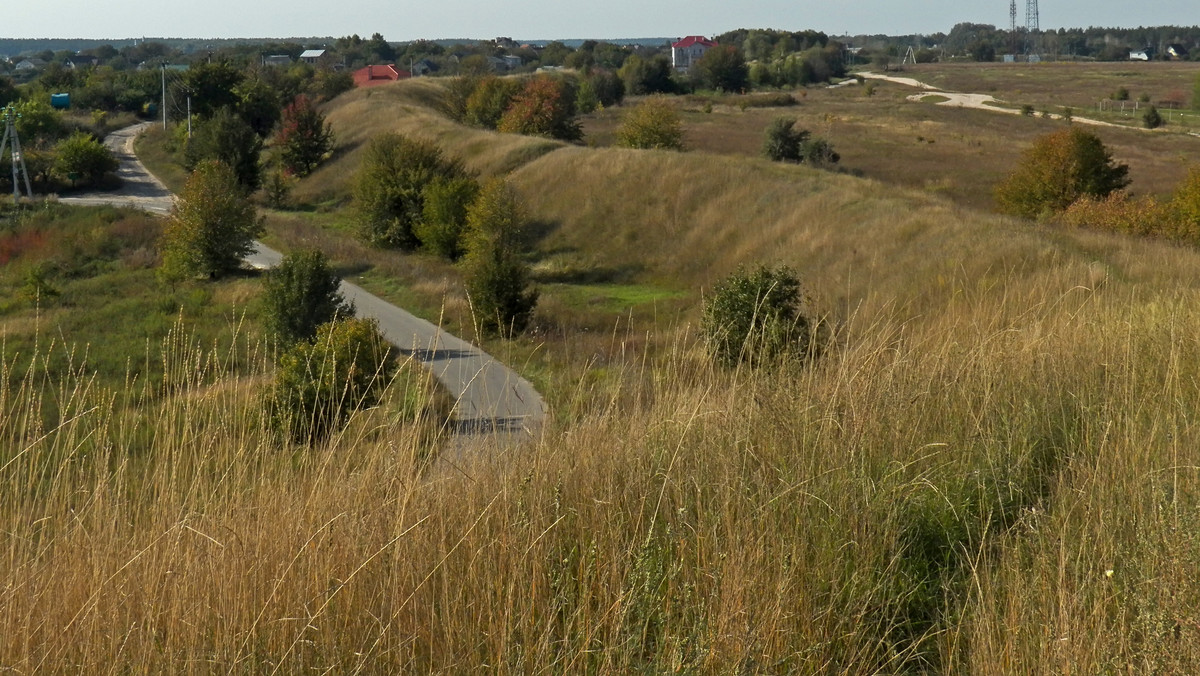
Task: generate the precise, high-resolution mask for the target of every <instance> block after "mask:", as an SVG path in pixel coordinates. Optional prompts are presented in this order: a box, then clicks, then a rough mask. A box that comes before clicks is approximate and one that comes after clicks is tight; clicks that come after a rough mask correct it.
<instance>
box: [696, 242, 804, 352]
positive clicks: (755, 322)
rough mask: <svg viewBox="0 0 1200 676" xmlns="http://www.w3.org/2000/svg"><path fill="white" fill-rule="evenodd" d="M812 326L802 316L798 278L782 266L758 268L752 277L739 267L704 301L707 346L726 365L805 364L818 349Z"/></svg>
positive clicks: (704, 328) (801, 300)
mask: <svg viewBox="0 0 1200 676" xmlns="http://www.w3.org/2000/svg"><path fill="white" fill-rule="evenodd" d="M816 326H817V324H816V322H815V321H814V319H813V318H811V317H810V316H809V315H808V314H807V312H806V307H805V299H804V295H803V292H802V290H801V286H800V279H799V277H797V275H796V273H795V272H794V271H793V270H792V269H791V268H789V267H786V266H782V267H778V268H774V269H772V268H768V267H766V266H759V267H758V268H757V269H755V270H754V271H752V272H747V271H746V270H745V269H744V268H739V269H738V271H737V272H735V273H734V274H732V275H730V276H729V277H727V278H725V279H724V280H722V281H721V282H719V283H718V284H717V285H716V286H715V287H714V288H713V291H712V295H711V296H710V297H709V298H707V299H706V300H705V302H704V314H703V320H702V328H703V332H704V337H705V342H706V343H707V345H708V349H709V352H710V354H711V355H712V357H713V358H714V359H715V360H716V361H717V362H718V363H720V364H723V365H725V366H734V365H737V364H739V363H742V362H746V363H748V364H751V365H757V364H760V363H762V362H765V361H770V360H773V359H777V358H781V357H793V358H798V359H801V360H804V359H808V358H809V357H811V356H812V355H813V354H814V348H815V347H816V341H815V340H814V334H815V329H816Z"/></svg>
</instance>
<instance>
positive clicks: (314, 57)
mask: <svg viewBox="0 0 1200 676" xmlns="http://www.w3.org/2000/svg"><path fill="white" fill-rule="evenodd" d="M322 56H325V50H324V49H306V50H304V51H303V52H302V53H301V54H300V60H301V61H303V62H304V63H307V64H309V65H312V66H315V65H317V61H320V60H321V57H322Z"/></svg>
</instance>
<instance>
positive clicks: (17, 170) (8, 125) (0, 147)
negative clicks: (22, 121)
mask: <svg viewBox="0 0 1200 676" xmlns="http://www.w3.org/2000/svg"><path fill="white" fill-rule="evenodd" d="M0 115H2V116H3V117H4V137H3V139H0V156H3V155H4V146H6V145H7V146H8V148H9V150H11V151H12V184H13V203H14V204H15V203H16V202H18V201H19V200H20V199H21V183H20V179H21V176H22V175H24V177H25V194H26V195H28V196H29V199H33V188H31V187H30V186H29V170H28V169H26V168H25V156H24V155H23V154H22V153H21V139H20V138H18V137H17V118H18V117H19V115H18V114H17V109H16V108H14V107H13V105H12V104H9V105H7V106H5V107H4V108H0Z"/></svg>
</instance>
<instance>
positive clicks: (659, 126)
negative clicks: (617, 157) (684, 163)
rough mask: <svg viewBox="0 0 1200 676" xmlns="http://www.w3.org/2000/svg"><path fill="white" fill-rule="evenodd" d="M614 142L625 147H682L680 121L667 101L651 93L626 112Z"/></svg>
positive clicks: (681, 121)
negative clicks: (650, 95)
mask: <svg viewBox="0 0 1200 676" xmlns="http://www.w3.org/2000/svg"><path fill="white" fill-rule="evenodd" d="M617 142H618V143H619V144H620V145H622V146H625V147H626V148H649V149H659V150H683V149H684V145H683V120H682V119H681V118H680V117H679V112H678V111H677V110H675V106H673V105H672V104H671V102H670V101H668V100H667V99H666V98H665V97H662V96H653V97H650V98H648V99H646V100H645V101H643V102H642V103H641V104H640V105H638V106H637V107H636V108H634V109H633V110H630V111H629V112H628V113H626V114H625V117H624V118H623V119H622V120H621V126H620V127H619V128H618V129H617Z"/></svg>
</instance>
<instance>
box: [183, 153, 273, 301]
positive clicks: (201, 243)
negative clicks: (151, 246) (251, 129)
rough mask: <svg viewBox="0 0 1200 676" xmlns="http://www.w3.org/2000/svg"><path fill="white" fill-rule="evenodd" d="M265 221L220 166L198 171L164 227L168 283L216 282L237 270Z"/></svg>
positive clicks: (231, 175) (207, 164) (205, 165)
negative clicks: (205, 279)
mask: <svg viewBox="0 0 1200 676" xmlns="http://www.w3.org/2000/svg"><path fill="white" fill-rule="evenodd" d="M262 231H263V221H262V220H261V219H260V218H259V217H258V215H257V214H256V213H255V210H254V205H253V204H251V203H250V200H249V198H248V197H247V196H246V193H245V192H244V191H243V189H242V187H241V186H239V185H238V182H237V177H236V176H235V175H234V173H233V170H232V169H230V168H229V167H228V166H227V165H225V164H222V163H221V162H218V161H213V160H207V161H204V162H201V163H200V164H198V165H197V166H196V169H195V171H193V172H192V175H191V176H190V177H189V178H188V181H187V184H186V185H185V186H184V188H183V192H182V193H181V194H180V195H179V199H178V200H177V201H176V202H175V207H174V208H173V209H172V210H171V215H170V216H169V217H168V218H167V222H166V226H165V227H164V228H163V235H162V249H163V252H162V253H163V264H162V270H161V274H162V276H163V278H164V279H167V280H180V279H186V278H189V277H196V276H201V275H203V276H205V277H208V278H210V279H211V278H215V277H220V276H222V275H225V274H227V273H229V272H231V271H233V270H236V269H237V268H238V267H239V266H240V265H241V262H242V259H243V258H244V257H246V255H248V254H249V253H250V252H251V251H253V250H254V238H255V237H257V236H258V235H259V234H261V233H262Z"/></svg>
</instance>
